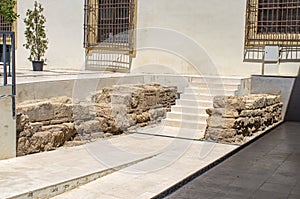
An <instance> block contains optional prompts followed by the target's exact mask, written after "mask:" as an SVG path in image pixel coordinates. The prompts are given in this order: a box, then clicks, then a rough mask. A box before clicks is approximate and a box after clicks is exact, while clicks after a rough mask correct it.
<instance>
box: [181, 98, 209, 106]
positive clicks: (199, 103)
mask: <svg viewBox="0 0 300 199" xmlns="http://www.w3.org/2000/svg"><path fill="white" fill-rule="evenodd" d="M176 105H180V106H194V107H195V108H197V107H204V108H211V107H212V106H213V101H212V100H208V101H206V100H187V99H178V100H176Z"/></svg>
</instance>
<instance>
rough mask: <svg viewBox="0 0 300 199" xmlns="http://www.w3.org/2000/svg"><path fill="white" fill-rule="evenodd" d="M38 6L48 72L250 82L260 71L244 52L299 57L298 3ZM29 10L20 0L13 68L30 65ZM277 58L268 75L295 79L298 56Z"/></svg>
mask: <svg viewBox="0 0 300 199" xmlns="http://www.w3.org/2000/svg"><path fill="white" fill-rule="evenodd" d="M39 2H40V3H41V4H42V5H43V6H44V8H45V13H44V14H45V16H46V18H47V23H46V26H47V34H48V38H49V49H48V51H47V53H46V56H45V58H46V63H47V65H46V66H45V68H46V69H73V70H83V69H92V70H102V69H103V68H107V69H109V70H112V71H118V70H119V69H120V70H121V71H125V72H128V71H131V72H147V73H177V74H196V75H199V74H212V75H216V74H218V75H239V76H248V75H251V74H260V73H261V67H262V63H261V62H262V60H261V59H262V57H260V58H253V57H252V58H251V57H249V53H252V52H256V53H257V54H260V55H258V56H261V52H262V51H263V47H264V46H266V45H268V46H269V45H271V46H274V45H275V46H278V47H279V52H280V53H284V52H286V53H287V54H288V55H290V54H291V53H298V46H299V33H300V30H299V27H300V23H299V21H300V17H299V16H300V5H299V3H298V1H293V0H289V1H281V0H231V1H220V0H210V1H207V0H190V1H182V0H172V1H171V0H151V1H149V0H120V1H116V0H51V1H46V0H40V1H39ZM32 7H33V2H32V0H22V1H18V13H19V14H20V17H19V19H18V22H17V24H18V25H17V41H18V49H17V66H18V68H30V67H31V63H30V62H29V61H28V60H27V56H28V51H26V50H25V49H24V48H23V46H22V44H23V43H24V42H25V38H24V34H23V33H24V30H25V27H24V23H23V19H24V17H25V12H26V10H27V9H28V8H32ZM284 21H289V22H285V23H284ZM253 24H254V25H253ZM289 27H290V28H289ZM276 41H277V42H276ZM299 54H300V53H299ZM247 56H248V57H247ZM280 56H281V57H280ZM282 56H283V57H282ZM278 57H279V59H281V60H280V64H278V63H271V64H267V65H266V66H265V67H266V74H275V75H295V74H297V73H298V69H299V64H298V63H297V61H299V60H298V57H297V56H296V58H295V56H293V58H288V59H287V60H285V61H284V59H283V58H284V57H287V55H286V54H280V55H278ZM212 69H213V70H212Z"/></svg>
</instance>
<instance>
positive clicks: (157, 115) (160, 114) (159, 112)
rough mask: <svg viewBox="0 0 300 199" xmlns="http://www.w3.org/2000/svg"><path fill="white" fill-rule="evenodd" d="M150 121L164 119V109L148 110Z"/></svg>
mask: <svg viewBox="0 0 300 199" xmlns="http://www.w3.org/2000/svg"><path fill="white" fill-rule="evenodd" d="M149 114H150V120H151V121H155V120H161V119H163V118H165V117H166V109H164V108H155V109H150V110H149Z"/></svg>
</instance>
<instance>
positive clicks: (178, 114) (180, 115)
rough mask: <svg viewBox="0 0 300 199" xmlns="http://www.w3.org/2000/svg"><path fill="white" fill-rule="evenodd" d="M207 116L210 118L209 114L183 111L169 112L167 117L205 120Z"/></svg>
mask: <svg viewBox="0 0 300 199" xmlns="http://www.w3.org/2000/svg"><path fill="white" fill-rule="evenodd" d="M207 118H208V115H207V114H192V113H182V112H168V113H167V119H176V120H190V121H201V122H202V121H203V122H205V121H206V119H207Z"/></svg>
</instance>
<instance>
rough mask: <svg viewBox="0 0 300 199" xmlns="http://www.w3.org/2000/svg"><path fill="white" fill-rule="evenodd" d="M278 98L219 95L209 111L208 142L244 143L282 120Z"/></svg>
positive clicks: (264, 95) (260, 95) (206, 134)
mask: <svg viewBox="0 0 300 199" xmlns="http://www.w3.org/2000/svg"><path fill="white" fill-rule="evenodd" d="M282 105H283V104H282V103H281V102H280V96H279V95H267V94H257V95H249V96H228V97H225V96H217V97H215V98H214V103H213V108H212V109H207V113H208V114H209V118H208V119H207V129H206V133H205V139H206V140H209V141H214V142H221V143H232V144H243V143H245V142H247V141H248V140H249V139H251V137H253V136H255V135H257V134H259V133H260V132H263V131H264V130H265V129H266V128H268V127H270V126H272V125H274V124H276V123H278V122H280V121H281V120H282Z"/></svg>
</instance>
